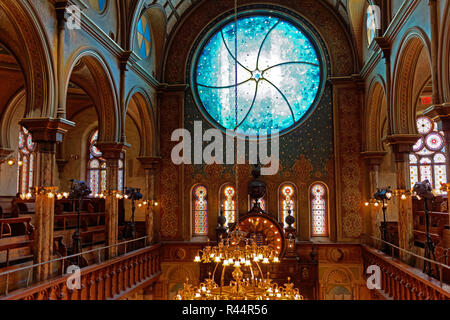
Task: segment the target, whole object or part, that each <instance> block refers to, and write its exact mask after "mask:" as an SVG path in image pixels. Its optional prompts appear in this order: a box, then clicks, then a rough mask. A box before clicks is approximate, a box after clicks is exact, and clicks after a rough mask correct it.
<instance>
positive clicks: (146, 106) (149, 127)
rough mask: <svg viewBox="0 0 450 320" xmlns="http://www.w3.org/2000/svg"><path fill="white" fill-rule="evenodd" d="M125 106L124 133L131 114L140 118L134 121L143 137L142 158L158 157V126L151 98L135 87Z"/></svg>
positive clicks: (141, 89) (135, 118)
mask: <svg viewBox="0 0 450 320" xmlns="http://www.w3.org/2000/svg"><path fill="white" fill-rule="evenodd" d="M125 105H126V110H125V112H124V119H123V123H124V132H125V124H126V119H127V116H128V114H129V112H130V113H133V114H135V115H136V116H139V117H134V120H135V122H136V126H137V127H138V129H139V131H140V135H141V146H140V156H141V157H145V156H155V155H157V153H158V150H157V124H156V120H155V119H156V115H155V112H154V109H153V106H152V103H151V98H150V97H149V95H148V94H147V92H146V91H145V90H144V89H143V88H141V87H134V88H133V89H131V91H130V93H129V94H128V97H127V99H126V102H125Z"/></svg>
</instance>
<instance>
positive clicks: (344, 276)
mask: <svg viewBox="0 0 450 320" xmlns="http://www.w3.org/2000/svg"><path fill="white" fill-rule="evenodd" d="M322 279H323V280H322V281H323V284H322V295H323V297H322V298H323V299H325V300H336V297H332V296H333V295H334V296H335V295H336V294H333V292H332V291H333V289H335V288H338V289H341V290H343V292H342V294H343V295H344V297H343V299H353V297H354V295H355V292H354V291H355V290H354V286H355V284H354V280H355V279H354V276H353V274H352V272H351V271H350V270H348V269H347V268H330V269H329V270H327V271H326V272H325V274H324V276H323V278H322ZM344 292H348V293H349V294H350V297H345V295H346V294H345V293H344Z"/></svg>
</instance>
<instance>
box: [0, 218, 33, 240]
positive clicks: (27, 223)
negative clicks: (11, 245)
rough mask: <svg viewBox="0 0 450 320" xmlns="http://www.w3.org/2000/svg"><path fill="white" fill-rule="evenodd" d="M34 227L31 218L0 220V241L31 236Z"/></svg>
mask: <svg viewBox="0 0 450 320" xmlns="http://www.w3.org/2000/svg"><path fill="white" fill-rule="evenodd" d="M33 231H34V227H33V226H32V225H31V218H29V217H27V218H8V219H0V239H1V238H6V237H15V236H25V235H30V236H31V235H32V234H33Z"/></svg>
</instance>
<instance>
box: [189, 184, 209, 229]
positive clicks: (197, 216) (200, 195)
mask: <svg viewBox="0 0 450 320" xmlns="http://www.w3.org/2000/svg"><path fill="white" fill-rule="evenodd" d="M192 193H193V194H192V198H193V211H194V216H193V218H194V223H193V225H194V236H206V235H208V199H207V196H208V192H207V190H206V187H204V186H202V185H200V186H196V187H195V188H194V189H193V191H192Z"/></svg>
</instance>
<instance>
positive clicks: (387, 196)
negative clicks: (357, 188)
mask: <svg viewBox="0 0 450 320" xmlns="http://www.w3.org/2000/svg"><path fill="white" fill-rule="evenodd" d="M374 198H375V200H378V201H380V202H381V204H382V207H381V210H382V211H383V222H382V223H381V232H382V238H383V241H385V242H383V251H384V252H387V251H389V250H390V248H389V247H388V246H387V244H386V242H387V241H388V239H387V221H386V210H387V205H388V204H387V202H388V201H389V200H391V199H392V190H391V187H387V188H382V189H377V192H376V193H375V194H374Z"/></svg>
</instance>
